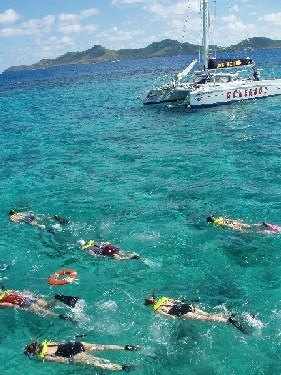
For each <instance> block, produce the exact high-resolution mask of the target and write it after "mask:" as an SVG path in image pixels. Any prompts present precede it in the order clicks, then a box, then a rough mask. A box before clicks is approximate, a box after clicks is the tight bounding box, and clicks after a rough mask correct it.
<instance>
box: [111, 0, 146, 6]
mask: <svg viewBox="0 0 281 375" xmlns="http://www.w3.org/2000/svg"><path fill="white" fill-rule="evenodd" d="M145 2H146V0H112V1H111V5H117V6H120V5H130V4H139V3H145Z"/></svg>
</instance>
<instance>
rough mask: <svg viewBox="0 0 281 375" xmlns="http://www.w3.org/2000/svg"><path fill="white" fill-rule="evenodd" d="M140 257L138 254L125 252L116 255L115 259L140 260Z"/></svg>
mask: <svg viewBox="0 0 281 375" xmlns="http://www.w3.org/2000/svg"><path fill="white" fill-rule="evenodd" d="M138 258H139V255H138V254H136V253H126V252H125V251H122V250H121V251H119V253H118V254H115V255H114V259H117V260H125V259H138Z"/></svg>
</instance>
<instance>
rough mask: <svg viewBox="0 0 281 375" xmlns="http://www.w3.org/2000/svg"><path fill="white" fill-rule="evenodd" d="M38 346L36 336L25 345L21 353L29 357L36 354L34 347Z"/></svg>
mask: <svg viewBox="0 0 281 375" xmlns="http://www.w3.org/2000/svg"><path fill="white" fill-rule="evenodd" d="M38 346H39V345H38V338H36V339H35V340H34V341H33V342H32V343H30V344H28V345H26V347H25V348H24V352H23V353H24V354H25V355H27V356H28V357H29V358H32V357H33V356H34V355H35V354H36V349H37V348H38Z"/></svg>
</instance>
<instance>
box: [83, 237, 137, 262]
mask: <svg viewBox="0 0 281 375" xmlns="http://www.w3.org/2000/svg"><path fill="white" fill-rule="evenodd" d="M78 242H79V243H80V245H81V246H82V249H83V250H86V251H88V253H89V254H90V255H92V256H94V257H96V256H99V255H103V256H107V257H111V258H114V259H117V260H125V259H139V257H140V256H139V255H138V254H136V253H127V252H126V251H123V250H121V249H119V247H117V246H114V245H112V244H111V243H110V242H96V241H94V240H90V241H88V242H86V241H84V240H79V241H78Z"/></svg>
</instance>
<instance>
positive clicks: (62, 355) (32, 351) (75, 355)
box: [24, 339, 138, 371]
mask: <svg viewBox="0 0 281 375" xmlns="http://www.w3.org/2000/svg"><path fill="white" fill-rule="evenodd" d="M105 350H126V351H137V350H138V347H137V346H133V345H125V346H121V345H101V344H92V343H87V342H78V341H75V342H68V343H56V342H52V341H50V340H44V341H43V342H42V343H41V344H40V343H39V342H38V339H35V340H34V341H33V342H32V343H30V344H28V345H26V347H25V350H24V354H26V355H27V356H28V357H29V358H32V357H34V356H39V358H41V359H42V360H43V362H44V361H51V362H60V363H66V364H67V363H69V360H70V359H71V361H74V362H75V363H76V364H79V363H80V364H82V365H90V366H95V367H98V368H101V369H103V370H111V371H120V370H123V371H129V370H133V369H134V368H135V366H132V365H124V364H123V365H120V364H116V363H112V362H110V361H109V360H108V359H105V358H100V357H95V356H93V355H91V354H92V353H93V352H100V351H105Z"/></svg>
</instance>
